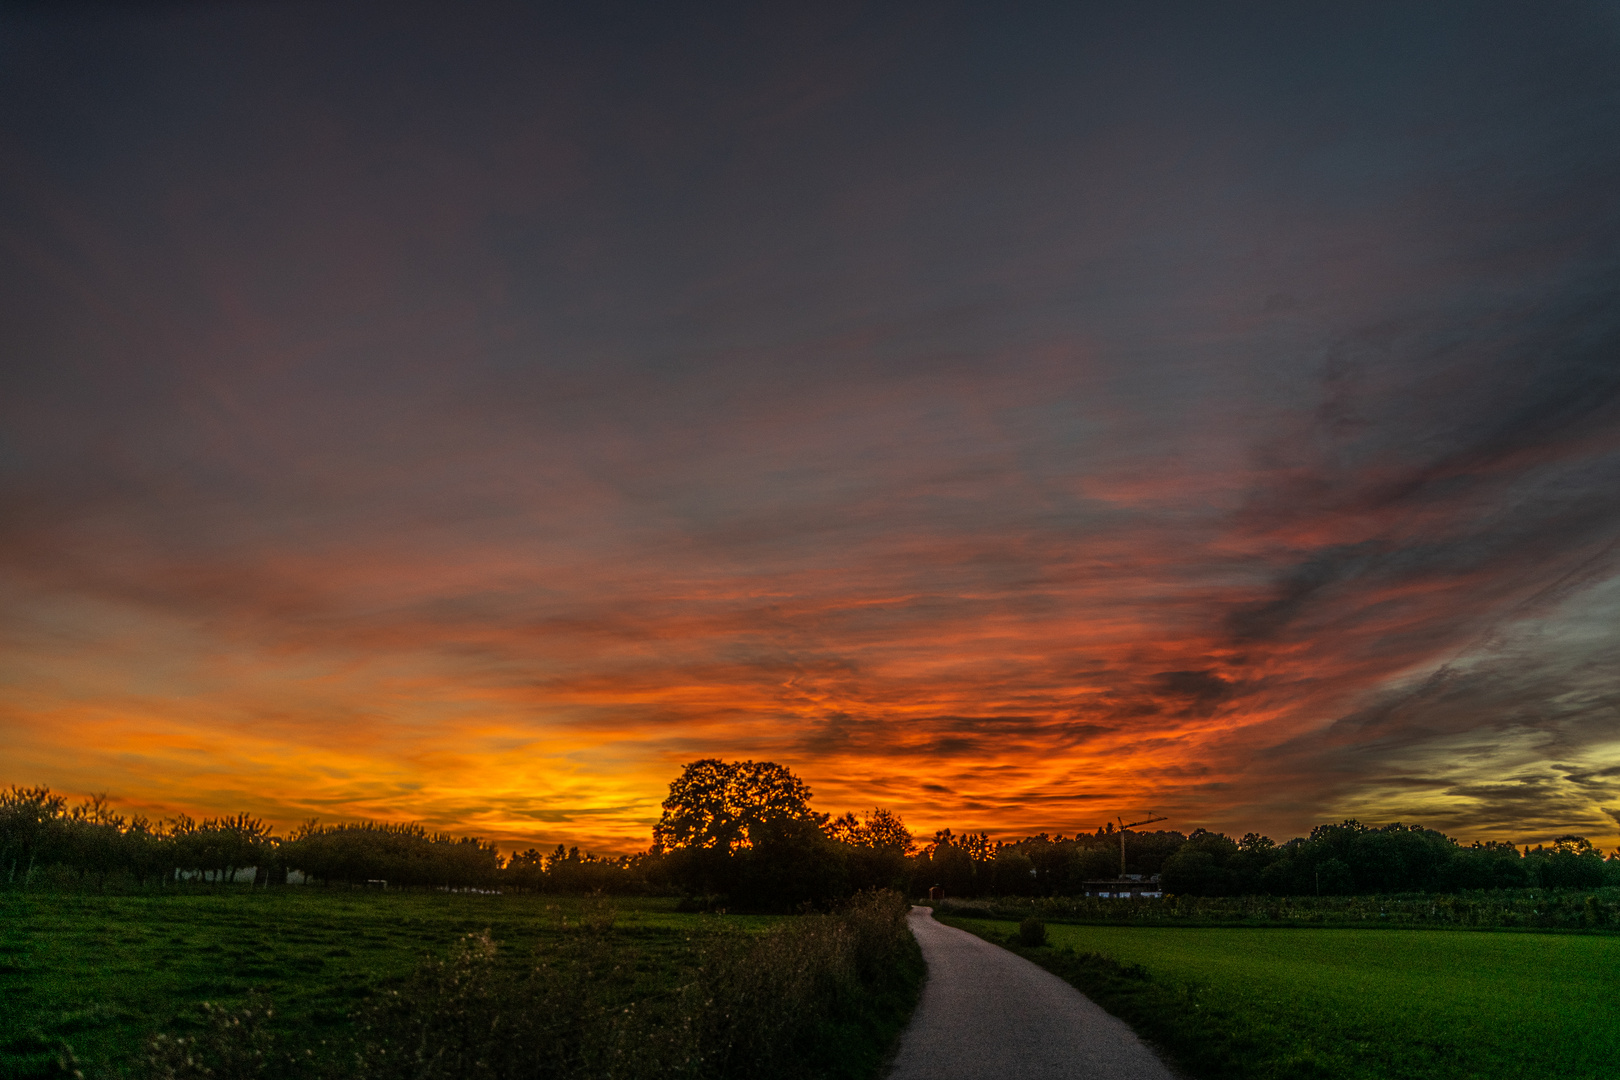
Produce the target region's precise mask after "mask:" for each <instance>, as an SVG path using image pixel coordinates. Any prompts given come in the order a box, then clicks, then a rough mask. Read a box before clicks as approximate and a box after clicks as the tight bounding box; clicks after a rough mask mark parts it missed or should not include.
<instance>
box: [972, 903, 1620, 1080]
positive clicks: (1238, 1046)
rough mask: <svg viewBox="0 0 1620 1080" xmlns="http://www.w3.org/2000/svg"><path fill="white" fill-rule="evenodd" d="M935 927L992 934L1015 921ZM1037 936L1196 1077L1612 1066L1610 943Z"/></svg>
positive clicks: (1092, 933) (1525, 1072) (1617, 1019)
mask: <svg viewBox="0 0 1620 1080" xmlns="http://www.w3.org/2000/svg"><path fill="white" fill-rule="evenodd" d="M943 921H946V922H950V923H952V924H953V925H958V926H961V927H962V928H964V929H968V930H972V931H973V932H975V933H979V934H981V935H982V936H986V937H989V938H990V939H991V940H994V941H997V942H998V943H1005V942H1006V940H1007V938H1008V936H1009V935H1011V934H1012V932H1013V931H1014V930H1016V925H1017V924H1015V923H1012V922H1007V921H994V920H980V919H955V918H947V919H945V920H943ZM1047 933H1048V945H1047V946H1046V947H1043V948H1037V949H1016V951H1019V952H1021V953H1022V954H1023V955H1026V956H1028V957H1030V958H1031V959H1033V960H1036V961H1037V962H1038V963H1041V964H1042V965H1043V966H1046V967H1048V968H1049V969H1051V970H1053V971H1055V972H1056V973H1058V974H1060V975H1063V976H1064V977H1066V978H1069V979H1070V981H1072V982H1074V983H1075V984H1076V985H1078V986H1080V988H1081V989H1082V990H1084V991H1086V992H1087V993H1089V994H1092V996H1093V997H1095V998H1096V999H1097V1001H1098V1003H1099V1004H1101V1005H1103V1006H1104V1007H1105V1008H1108V1009H1109V1010H1110V1011H1113V1012H1115V1013H1116V1014H1117V1015H1120V1016H1121V1017H1122V1018H1123V1019H1125V1020H1127V1022H1130V1023H1131V1024H1132V1025H1133V1026H1135V1027H1136V1028H1137V1030H1138V1031H1139V1032H1141V1033H1142V1034H1144V1035H1145V1036H1147V1037H1149V1038H1151V1039H1153V1040H1154V1041H1156V1042H1158V1043H1160V1044H1161V1045H1162V1046H1164V1047H1166V1049H1167V1050H1169V1051H1170V1052H1171V1053H1172V1055H1173V1056H1174V1057H1176V1058H1177V1059H1179V1060H1180V1062H1181V1064H1182V1065H1183V1066H1184V1067H1185V1068H1186V1069H1187V1071H1188V1072H1190V1073H1191V1074H1192V1075H1194V1076H1199V1077H1267V1078H1271V1077H1276V1078H1283V1077H1289V1078H1294V1077H1324V1078H1326V1077H1334V1078H1337V1077H1354V1078H1368V1080H1372V1078H1391V1080H1394V1078H1425V1080H1427V1078H1439V1077H1447V1078H1480V1080H1485V1078H1491V1080H1495V1078H1502V1080H1507V1078H1515V1080H1516V1078H1521V1077H1527V1076H1557V1077H1561V1078H1575V1077H1583V1078H1584V1077H1591V1078H1599V1077H1601V1078H1613V1077H1616V1076H1620V937H1614V936H1598V935H1574V934H1535V933H1523V932H1519V933H1487V932H1466V931H1443V930H1440V931H1436V930H1331V929H1321V930H1313V929H1284V930H1278V929H1238V928H1198V929H1194V928H1179V927H1178V928H1159V927H1119V926H1076V925H1063V924H1049V925H1048V927H1047ZM1087 954H1100V955H1101V956H1102V957H1106V958H1109V959H1111V960H1112V961H1117V964H1109V963H1107V962H1099V961H1098V960H1097V958H1096V957H1088V956H1087ZM1118 965H1126V968H1124V969H1121V968H1120V967H1119V966H1118ZM1130 965H1137V966H1139V968H1140V970H1131V969H1130V967H1129V966H1130Z"/></svg>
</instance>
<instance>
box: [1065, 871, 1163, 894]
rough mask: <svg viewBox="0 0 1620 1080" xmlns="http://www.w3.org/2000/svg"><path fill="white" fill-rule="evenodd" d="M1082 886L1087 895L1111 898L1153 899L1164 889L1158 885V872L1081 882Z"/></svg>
mask: <svg viewBox="0 0 1620 1080" xmlns="http://www.w3.org/2000/svg"><path fill="white" fill-rule="evenodd" d="M1082 886H1083V888H1084V889H1085V894H1086V895H1087V896H1096V897H1101V898H1104V899H1112V900H1154V899H1157V898H1159V897H1161V896H1163V895H1164V890H1163V889H1162V888H1160V887H1159V875H1158V874H1154V875H1153V876H1152V877H1144V876H1143V875H1141V874H1126V875H1125V876H1124V877H1117V878H1105V879H1102V880H1099V881H1087V882H1082Z"/></svg>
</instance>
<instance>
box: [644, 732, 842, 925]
mask: <svg viewBox="0 0 1620 1080" xmlns="http://www.w3.org/2000/svg"><path fill="white" fill-rule="evenodd" d="M826 823H827V816H826V815H825V814H818V813H816V812H815V811H814V810H812V809H811V808H810V788H809V787H808V786H807V785H806V784H805V782H804V781H803V780H800V779H799V778H798V777H797V776H794V775H793V773H792V772H790V771H789V770H788V769H786V768H784V767H782V766H781V765H778V764H776V763H775V762H772V761H721V760H719V759H718V758H704V759H703V760H701V761H694V762H692V763H691V764H690V765H687V766H686V768H685V769H683V770H682V771H681V775H680V776H678V777H676V778H675V780H674V781H673V782H672V783H671V784H670V785H669V798H667V799H665V800H664V813H663V816H662V817H661V818H660V819H659V821H658V824H657V825H656V826H654V828H653V840H654V843H655V845H656V847H657V848H659V849H660V850H662V851H664V852H666V853H667V857H668V859H669V865H670V870H671V875H672V877H673V878H674V880H675V881H676V882H677V883H678V884H680V885H681V887H682V888H684V889H685V890H686V891H688V892H692V893H706V894H712V895H715V896H719V897H723V898H725V899H726V900H728V901H729V902H732V903H740V904H743V905H746V906H752V907H791V906H794V905H796V904H800V903H804V902H811V903H820V902H823V901H825V900H827V899H828V898H830V897H833V896H837V895H840V894H841V893H842V892H843V891H845V888H846V870H845V866H844V858H843V853H842V851H841V848H840V846H839V845H836V844H834V843H832V842H831V841H830V840H829V839H828V838H827V835H826V833H825V831H824V827H825V825H826Z"/></svg>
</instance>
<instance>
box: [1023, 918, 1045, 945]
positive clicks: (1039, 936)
mask: <svg viewBox="0 0 1620 1080" xmlns="http://www.w3.org/2000/svg"><path fill="white" fill-rule="evenodd" d="M1018 944H1020V945H1027V946H1028V947H1029V948H1032V949H1033V948H1037V947H1039V946H1041V945H1045V944H1046V924H1045V923H1043V922H1041V920H1039V919H1037V918H1035V916H1033V915H1031V916H1030V917H1029V918H1027V919H1025V920H1024V921H1023V922H1021V923H1019V924H1018Z"/></svg>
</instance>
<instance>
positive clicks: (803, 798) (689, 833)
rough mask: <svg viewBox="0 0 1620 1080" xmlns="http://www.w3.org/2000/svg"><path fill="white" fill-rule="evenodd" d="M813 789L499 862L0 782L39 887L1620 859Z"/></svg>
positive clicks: (1336, 886)
mask: <svg viewBox="0 0 1620 1080" xmlns="http://www.w3.org/2000/svg"><path fill="white" fill-rule="evenodd" d="M810 798H811V792H810V789H809V787H807V786H806V785H805V784H804V782H803V781H802V780H800V779H799V778H798V777H796V776H794V775H793V773H792V772H791V771H789V770H788V769H786V768H783V767H782V766H781V765H777V764H775V763H773V762H756V761H733V762H725V761H720V760H718V759H713V758H708V759H704V760H702V761H696V762H693V763H692V764H690V765H688V766H687V767H686V768H685V769H684V770H683V771H682V773H681V775H680V776H679V777H677V778H676V779H675V781H674V782H673V783H671V784H670V791H669V797H668V798H667V799H665V801H664V804H663V816H662V817H661V818H660V820H659V822H658V824H657V825H656V826H655V828H654V830H653V844H652V847H651V848H650V849H649V850H648V851H645V852H641V853H639V854H635V855H620V856H610V857H597V856H593V855H591V854H590V853H588V852H587V853H584V854H582V853H581V852H580V850H579V849H578V848H577V847H576V848H572V849H570V848H565V847H564V846H562V845H558V846H557V847H556V849H555V850H553V851H551V852H549V853H541V852H539V851H537V850H535V849H530V850H528V851H523V852H519V853H516V854H514V855H512V856H511V857H510V858H508V859H504V860H503V859H502V858H501V856H500V853H499V852H498V851H497V850H496V848H495V846H494V845H493V844H491V843H489V842H487V841H483V840H479V839H475V838H472V837H458V836H449V835H446V834H442V833H435V832H430V831H428V830H427V829H424V828H423V827H422V826H420V825H396V824H381V823H369V822H367V823H360V824H344V825H320V824H317V823H314V822H311V823H309V824H306V825H304V826H302V827H301V828H299V829H298V830H296V831H294V832H293V833H292V834H291V835H290V836H287V837H278V836H276V835H275V834H274V832H273V831H272V830H271V829H270V828H269V827H268V826H267V825H266V824H265V823H264V822H262V821H260V820H258V819H256V818H253V817H251V816H249V815H247V814H238V815H236V816H234V817H226V818H209V819H206V820H204V821H201V822H197V821H193V820H192V819H190V818H188V817H185V816H184V815H181V816H179V817H177V818H174V819H172V820H168V821H162V822H152V821H149V820H147V819H146V818H143V817H139V816H136V817H130V818H126V817H124V816H123V815H121V814H118V813H116V812H115V811H114V810H113V809H112V808H111V807H110V806H109V805H108V803H107V801H106V800H105V799H104V798H100V797H97V798H92V799H88V800H86V801H84V802H83V803H80V804H78V805H76V806H71V807H70V806H69V805H67V802H66V800H64V799H63V798H62V797H61V796H59V795H56V794H54V793H52V792H51V791H49V790H48V789H45V788H15V787H14V788H12V789H11V790H10V791H9V792H0V877H3V879H4V880H5V881H6V882H8V883H11V884H19V883H26V882H28V881H30V880H32V879H33V877H34V876H35V875H36V874H37V873H38V872H39V871H40V870H42V869H45V868H56V870H55V872H57V873H61V872H67V873H70V874H74V875H77V876H79V877H81V878H90V879H94V880H103V881H104V880H106V879H107V878H108V877H109V876H115V875H116V876H121V877H125V878H127V879H131V880H133V881H134V882H136V883H144V882H152V881H174V880H176V879H177V878H186V877H189V878H201V879H203V880H214V881H228V880H232V879H233V877H234V875H235V873H236V872H237V871H238V870H241V869H245V868H248V867H255V868H257V870H258V873H257V881H258V882H259V883H264V884H268V883H270V882H273V881H278V880H286V875H287V873H288V872H289V871H297V872H300V873H302V874H304V875H305V876H306V877H308V878H311V879H314V880H316V881H321V882H328V883H349V884H364V883H366V882H368V881H376V880H385V881H387V882H388V883H389V885H390V886H396V885H410V886H430V887H450V888H488V889H497V888H498V889H505V890H513V891H521V892H551V893H582V892H609V893H632V892H645V893H663V894H668V893H681V894H685V895H688V896H693V897H701V898H705V899H706V901H707V902H709V903H717V904H719V903H723V904H728V905H732V906H741V907H755V908H764V907H796V906H799V905H802V904H805V903H809V904H812V905H825V904H828V903H831V902H832V901H835V900H837V899H839V898H840V897H844V896H848V895H851V894H853V893H855V892H858V891H861V890H864V889H871V888H894V889H900V890H902V891H904V892H907V893H909V894H911V895H917V894H919V893H921V892H924V891H926V890H927V889H929V888H930V887H933V886H939V887H941V888H943V889H944V890H945V891H946V893H947V894H948V895H952V896H1063V895H1075V894H1078V893H1080V892H1082V891H1083V890H1084V888H1085V883H1086V882H1088V881H1097V880H1100V879H1107V878H1112V877H1114V876H1115V875H1117V874H1118V873H1119V872H1120V858H1121V850H1122V848H1123V854H1124V861H1125V870H1126V871H1127V872H1128V873H1132V874H1139V875H1142V876H1145V877H1151V876H1153V875H1155V874H1157V875H1159V876H1160V883H1161V885H1162V887H1163V889H1164V890H1165V891H1166V892H1170V893H1178V894H1184V895H1194V896H1238V895H1261V894H1270V895H1278V896H1299V895H1324V896H1326V895H1366V894H1374V893H1396V892H1457V891H1462V890H1471V889H1496V888H1522V887H1540V888H1595V887H1598V886H1601V885H1605V884H1610V885H1620V854H1617V855H1616V856H1614V857H1610V858H1608V859H1605V858H1604V857H1603V855H1602V853H1600V852H1598V851H1596V850H1594V849H1593V847H1592V845H1591V844H1590V843H1589V842H1588V841H1587V840H1585V839H1584V838H1582V837H1579V836H1562V837H1559V838H1557V839H1556V840H1554V841H1553V842H1552V843H1551V844H1550V845H1544V846H1538V847H1534V848H1525V849H1523V850H1520V849H1519V848H1517V847H1515V846H1513V845H1512V844H1503V843H1484V844H1479V843H1476V844H1473V845H1472V846H1467V847H1465V846H1463V845H1461V844H1459V843H1457V842H1456V841H1455V840H1453V839H1451V838H1450V837H1448V836H1445V835H1444V834H1442V833H1438V832H1435V831H1433V830H1430V829H1422V828H1417V827H1412V826H1406V825H1402V824H1394V825H1388V826H1384V827H1382V828H1374V827H1369V826H1366V825H1362V824H1360V823H1359V822H1355V821H1346V822H1342V823H1340V824H1336V825H1321V826H1318V827H1317V828H1315V829H1313V830H1312V831H1311V833H1310V835H1309V836H1307V837H1296V838H1294V839H1292V840H1289V841H1287V842H1286V843H1283V844H1277V843H1274V842H1273V841H1271V840H1270V839H1269V838H1267V837H1264V836H1259V835H1257V834H1255V833H1249V834H1247V835H1245V836H1243V837H1242V838H1241V839H1237V840H1234V839H1232V838H1230V837H1228V836H1226V835H1224V834H1221V833H1212V832H1207V831H1205V830H1202V829H1200V830H1198V831H1196V832H1194V833H1192V834H1191V835H1190V836H1189V835H1185V834H1182V833H1179V832H1174V831H1158V832H1136V831H1133V830H1125V831H1123V832H1118V831H1115V829H1114V828H1113V826H1112V825H1109V826H1105V827H1103V828H1101V829H1098V830H1097V831H1096V832H1094V833H1079V834H1076V835H1074V836H1071V837H1064V836H1061V835H1060V836H1048V835H1046V834H1044V833H1043V834H1041V835H1038V836H1031V837H1026V838H1024V839H1022V840H1017V841H1012V842H1006V841H1001V842H993V841H992V840H991V839H990V837H989V836H988V835H986V834H985V833H982V832H978V833H975V832H968V833H954V832H952V831H951V830H949V829H945V830H941V831H939V832H937V833H935V834H934V836H933V838H932V840H930V841H928V842H926V843H924V844H922V845H920V846H919V845H918V844H917V842H916V840H915V839H914V838H913V837H912V835H911V833H910V831H909V830H908V829H907V828H906V826H905V823H904V822H903V821H901V820H900V818H899V817H898V816H897V815H896V814H894V813H892V812H890V811H888V810H884V809H881V808H874V809H873V810H870V811H868V812H867V813H866V814H864V815H861V816H859V817H857V816H856V815H854V814H844V815H843V816H841V817H838V818H830V817H828V816H827V815H825V814H819V813H817V812H816V811H815V810H814V809H813V808H812V806H811V804H810Z"/></svg>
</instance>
